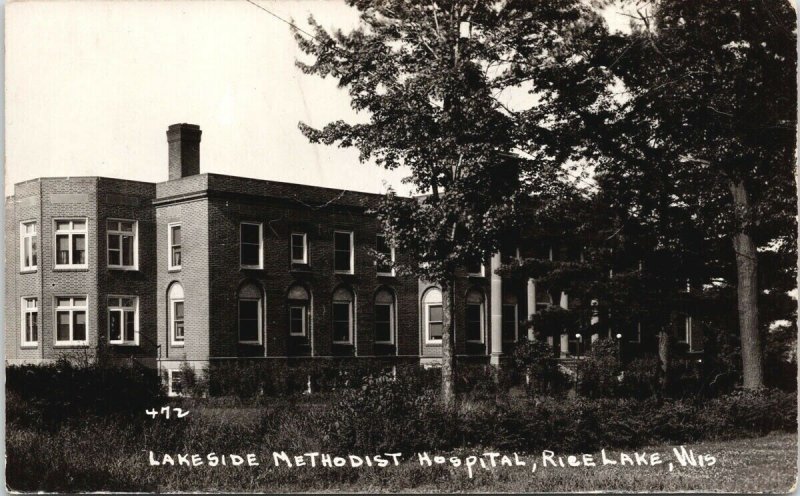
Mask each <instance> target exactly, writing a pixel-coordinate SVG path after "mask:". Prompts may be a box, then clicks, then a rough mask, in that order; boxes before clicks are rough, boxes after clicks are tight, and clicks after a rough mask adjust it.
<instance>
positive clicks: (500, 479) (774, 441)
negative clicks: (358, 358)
mask: <svg viewBox="0 0 800 496" xmlns="http://www.w3.org/2000/svg"><path fill="white" fill-rule="evenodd" d="M317 399H318V398H314V399H310V398H309V399H304V400H301V402H300V404H299V405H298V404H294V405H289V404H285V403H281V404H277V405H274V406H272V407H270V406H267V407H262V408H245V407H239V406H237V407H232V406H226V405H214V406H212V405H203V404H187V405H184V406H185V407H186V408H188V409H189V410H191V414H190V417H187V418H188V419H190V421H188V422H181V421H178V420H175V419H172V420H156V421H151V420H150V419H146V418H145V419H144V420H140V421H137V420H134V421H133V422H131V423H128V422H126V421H123V420H121V419H113V418H97V419H85V420H84V421H82V422H81V423H79V424H72V425H64V426H61V427H60V428H59V430H58V431H56V432H55V433H48V432H46V431H41V430H38V429H34V428H26V427H22V426H19V425H15V424H13V423H12V424H9V425H8V426H7V457H8V458H7V461H8V463H7V479H8V483H9V487H10V488H11V489H17V490H51V491H52V490H61V491H89V490H93V491H97V490H109V491H156V490H158V491H193V490H195V491H197V490H202V491H228V492H233V491H245V492H572V491H666V492H674V491H713V492H784V493H785V492H788V491H790V490H791V489H792V488H793V486H794V484H795V478H796V464H797V455H796V453H797V435H796V434H787V433H773V434H770V435H767V436H763V437H758V438H750V439H739V440H732V441H721V442H704V443H699V444H692V445H687V446H686V447H687V448H691V449H693V450H694V452H695V453H709V454H711V455H713V456H714V457H716V460H717V461H716V464H715V465H714V466H713V467H706V468H699V467H697V468H691V467H685V468H684V467H677V466H676V467H675V469H674V471H672V472H669V469H668V466H667V464H666V463H665V464H662V465H658V466H655V467H650V466H644V467H631V466H625V467H620V466H596V467H585V468H572V467H569V468H553V467H547V468H542V467H541V466H540V465H541V464H540V462H541V450H542V449H546V448H547V447H535V448H533V449H531V450H530V453H531V455H530V457H529V458H527V459H528V460H529V463H530V461H531V460H534V458H535V461H537V462H539V467H538V468H537V471H536V472H535V473H531V472H530V471H529V470H530V465H528V466H526V467H498V468H496V469H493V470H483V469H480V468H478V469H476V470H475V475H474V477H473V478H469V477H468V475H467V472H466V470H465V469H464V468H463V467H460V468H452V467H448V466H433V467H422V466H420V465H419V463H418V462H417V461H416V455H415V454H413V453H405V454H404V460H405V461H404V462H403V463H401V464H400V465H399V466H397V467H387V468H377V467H373V468H351V467H344V468H319V467H317V468H311V467H307V466H306V467H294V468H287V467H275V466H274V465H273V464H272V463H271V461H272V460H271V453H272V451H279V450H286V451H287V452H288V453H290V454H293V455H294V454H302V453H304V452H307V451H310V450H314V448H315V447H318V446H319V444H315V443H316V442H317V441H318V440H316V439H314V438H313V437H312V436H310V435H309V433H308V432H306V431H304V429H305V426H307V425H308V424H307V422H308V418H305V417H304V415H306V416H313V415H314V412H315V411H316V409H317V408H320V407H321V405H319V404H316V403H317V402H316V401H315V400H317ZM264 412H266V416H268V417H269V416H273V417H275V418H276V420H278V421H279V425H280V428H279V429H277V430H269V431H265V430H263V429H260V428H259V422H261V415H262V414H263V413H264ZM303 412H305V413H303ZM143 417H144V415H143ZM265 432H266V433H265ZM671 448H672V447H671V446H667V445H665V446H652V447H649V448H645V449H639V450H636V451H639V452H642V451H646V452H648V453H650V452H658V453H661V455H662V458H663V459H664V460H665V461H666V462H668V461H673V462H674V456H673V455H672V449H671ZM149 449H152V450H154V451H156V452H169V453H171V454H175V453H197V454H200V455H203V456H204V455H205V454H207V453H209V452H216V453H237V454H246V453H255V454H256V455H257V456H258V459H259V461H260V462H261V465H260V466H259V467H231V466H226V467H209V466H207V465H203V466H199V467H185V466H180V467H163V466H159V467H154V466H150V465H149V464H148V458H147V450H149ZM484 451H488V450H483V449H479V448H471V449H468V450H460V451H458V452H452V453H435V454H446V455H448V456H452V455H458V456H462V457H466V456H468V455H480V454H482V453H483V452H484ZM618 452H619V451H617V450H611V451H609V453H610V455H609V456H613V454H614V453H618ZM625 452H626V453H632V452H633V450H625ZM364 454H370V453H364ZM432 454H434V453H432ZM559 454H563V455H568V454H570V453H559ZM598 458H599V457H597V456H596V457H595V459H598ZM676 465H677V464H676Z"/></svg>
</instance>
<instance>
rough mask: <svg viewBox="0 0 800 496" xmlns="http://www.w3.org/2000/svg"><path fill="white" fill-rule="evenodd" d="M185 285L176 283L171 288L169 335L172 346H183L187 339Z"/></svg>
mask: <svg viewBox="0 0 800 496" xmlns="http://www.w3.org/2000/svg"><path fill="white" fill-rule="evenodd" d="M183 298H184V297H183V286H181V285H180V283H174V284H173V285H172V286H170V288H169V298H168V300H169V337H170V343H171V344H172V346H183V344H184V342H185V341H186V332H185V328H184V318H185V317H184V303H183Z"/></svg>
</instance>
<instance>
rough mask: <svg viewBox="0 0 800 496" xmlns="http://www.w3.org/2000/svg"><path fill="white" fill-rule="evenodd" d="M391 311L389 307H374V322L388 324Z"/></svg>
mask: <svg viewBox="0 0 800 496" xmlns="http://www.w3.org/2000/svg"><path fill="white" fill-rule="evenodd" d="M391 315H392V310H391V306H389V305H375V321H376V322H389V320H390V319H391Z"/></svg>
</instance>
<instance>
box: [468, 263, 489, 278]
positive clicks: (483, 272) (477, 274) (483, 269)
mask: <svg viewBox="0 0 800 496" xmlns="http://www.w3.org/2000/svg"><path fill="white" fill-rule="evenodd" d="M467 276H468V277H486V264H485V263H483V262H481V270H480V272H469V267H467Z"/></svg>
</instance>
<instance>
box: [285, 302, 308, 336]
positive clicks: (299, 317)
mask: <svg viewBox="0 0 800 496" xmlns="http://www.w3.org/2000/svg"><path fill="white" fill-rule="evenodd" d="M304 314H305V308H302V307H292V308H290V309H289V332H291V333H292V334H302V335H305V333H306V330H305V329H304V326H303V316H304Z"/></svg>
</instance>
